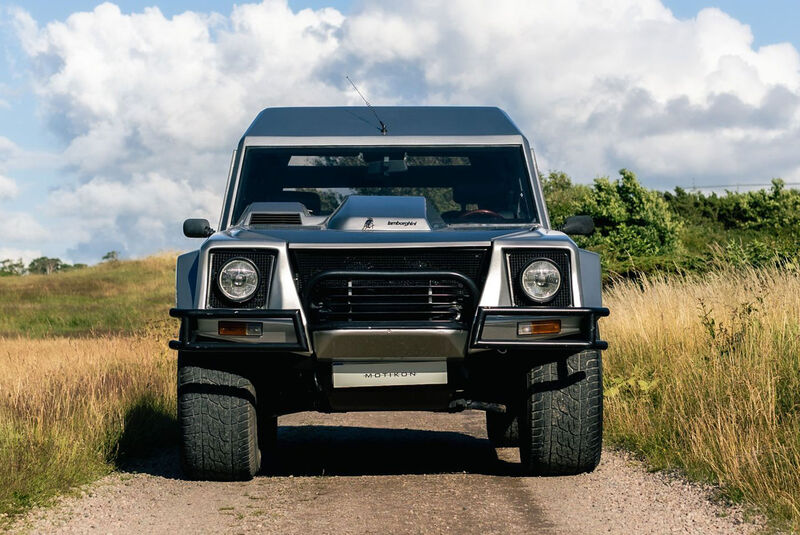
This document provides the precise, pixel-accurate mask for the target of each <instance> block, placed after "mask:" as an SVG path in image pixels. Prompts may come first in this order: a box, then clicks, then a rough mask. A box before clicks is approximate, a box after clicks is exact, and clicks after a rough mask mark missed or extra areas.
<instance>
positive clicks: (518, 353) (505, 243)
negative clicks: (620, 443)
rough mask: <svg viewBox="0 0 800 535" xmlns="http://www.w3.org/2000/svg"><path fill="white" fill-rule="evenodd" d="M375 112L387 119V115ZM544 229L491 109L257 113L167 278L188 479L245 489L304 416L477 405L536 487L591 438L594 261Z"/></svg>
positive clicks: (591, 464)
mask: <svg viewBox="0 0 800 535" xmlns="http://www.w3.org/2000/svg"><path fill="white" fill-rule="evenodd" d="M378 118H379V119H378ZM592 228H593V224H592V221H591V219H589V218H587V217H585V216H574V217H572V218H569V219H568V220H567V222H566V224H565V225H564V227H563V228H562V229H560V230H554V229H551V228H550V222H549V219H548V214H547V208H546V206H545V202H544V198H543V195H542V188H541V184H540V182H539V178H538V176H537V173H536V166H535V162H534V159H533V153H532V152H531V150H530V147H529V145H528V142H527V140H526V139H525V137H524V136H523V135H522V133H521V132H520V131H519V130H518V129H517V127H516V126H515V125H514V123H513V122H512V121H511V120H510V119H509V118H508V116H507V115H506V114H505V113H504V112H503V111H501V110H499V109H497V108H489V107H381V108H366V107H363V108H362V107H318V108H270V109H266V110H264V111H262V112H261V113H260V114H259V115H258V117H256V119H255V121H253V123H252V125H251V126H250V128H249V129H248V130H247V132H245V134H244V136H243V137H242V139H241V141H240V142H239V145H238V148H237V149H236V151H235V152H234V156H233V161H232V164H231V170H230V175H229V177H228V186H227V189H226V191H225V195H224V199H223V209H222V216H221V219H220V224H219V230H216V231H215V230H213V229H212V228H211V227H210V224H209V222H208V221H206V220H204V219H189V220H187V221H186V222H185V223H184V227H183V229H184V234H185V235H186V236H189V237H196V238H204V239H205V241H204V242H203V243H202V245H201V246H200V248H199V250H197V251H193V252H190V253H187V254H183V255H181V256H180V257H179V258H178V264H177V305H176V308H174V309H172V310H171V311H170V314H171V315H172V316H173V317H176V318H180V320H181V327H180V336H179V339H178V340H175V341H172V342H171V343H170V347H171V348H173V349H176V350H178V367H179V372H178V399H179V402H178V416H179V421H180V429H181V435H182V448H181V450H182V460H183V465H184V470H185V471H186V473H187V475H188V476H190V477H194V478H199V479H222V480H230V479H249V478H251V477H253V475H254V474H256V473H257V471H258V470H259V468H260V466H261V464H262V462H265V461H266V460H268V458H269V456H270V455H273V454H274V451H275V442H276V432H277V417H278V416H280V415H284V414H289V413H293V412H299V411H309V410H313V411H321V412H341V411H364V410H427V411H451V412H457V411H462V410H465V409H477V410H484V411H486V426H487V432H488V436H489V438H490V439H491V440H492V441H493V442H494V443H495V444H496V445H498V446H514V447H519V448H520V454H521V460H522V466H523V469H524V470H525V471H526V472H528V473H531V474H576V473H580V472H586V471H591V470H593V469H594V468H595V466H597V463H598V462H599V459H600V451H601V440H602V379H601V354H600V352H601V350H603V349H605V348H606V347H607V344H606V343H605V342H603V341H602V340H600V338H599V334H598V330H597V321H598V319H599V318H601V317H603V316H606V315H608V309H606V308H603V307H602V303H601V274H600V261H599V258H598V256H597V255H596V254H594V253H591V252H588V251H584V250H581V249H579V248H578V247H577V246H576V245H575V243H574V242H573V241H572V240H571V239H570V238H569V237H568V235H567V234H587V233H590V232H591V231H592Z"/></svg>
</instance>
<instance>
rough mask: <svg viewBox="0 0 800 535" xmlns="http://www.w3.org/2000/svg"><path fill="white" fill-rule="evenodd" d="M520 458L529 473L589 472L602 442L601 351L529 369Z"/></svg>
mask: <svg viewBox="0 0 800 535" xmlns="http://www.w3.org/2000/svg"><path fill="white" fill-rule="evenodd" d="M525 384H526V386H527V391H526V395H525V397H524V402H523V404H522V407H521V413H520V419H519V424H520V429H519V431H520V437H519V438H520V459H521V461H522V467H523V470H524V471H525V472H526V473H528V474H531V475H553V476H556V475H573V474H580V473H583V472H591V471H592V470H594V469H595V468H596V467H597V465H598V463H599V462H600V453H601V451H602V446H603V379H602V358H601V354H600V352H599V351H582V352H580V353H576V354H574V355H570V356H569V357H566V358H562V359H559V360H557V361H555V362H548V363H546V364H543V365H540V366H536V367H535V368H533V369H532V370H530V371H528V372H526V377H525Z"/></svg>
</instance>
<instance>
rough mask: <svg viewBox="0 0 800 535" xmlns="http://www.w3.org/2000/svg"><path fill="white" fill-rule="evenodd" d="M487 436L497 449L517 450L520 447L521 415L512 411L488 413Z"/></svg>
mask: <svg viewBox="0 0 800 535" xmlns="http://www.w3.org/2000/svg"><path fill="white" fill-rule="evenodd" d="M486 434H487V435H488V437H489V440H490V441H491V442H492V445H494V447H495V448H516V447H517V446H519V415H518V414H515V413H514V412H510V411H509V412H492V411H486Z"/></svg>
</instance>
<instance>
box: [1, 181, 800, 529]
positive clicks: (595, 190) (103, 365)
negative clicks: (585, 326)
mask: <svg viewBox="0 0 800 535" xmlns="http://www.w3.org/2000/svg"><path fill="white" fill-rule="evenodd" d="M545 191H546V194H547V196H548V202H549V205H550V209H551V215H552V218H553V220H554V223H555V224H556V225H558V224H559V223H560V222H562V221H563V220H564V218H566V217H567V216H569V215H573V214H581V213H583V214H588V215H591V216H593V218H594V219H595V222H596V224H597V232H596V234H595V235H593V236H591V237H588V238H580V241H581V245H582V246H585V247H588V248H590V249H593V250H596V251H598V252H600V253H601V254H602V255H603V267H604V271H605V276H606V292H605V299H606V304H607V305H608V306H609V307H610V308H611V310H612V315H611V317H609V318H607V319H605V320H603V323H602V330H603V336H604V338H606V339H607V340H608V341H609V343H610V349H609V350H608V352H607V353H606V358H605V359H604V363H605V371H606V373H605V388H606V401H605V403H606V438H607V439H608V441H609V443H612V444H617V445H621V446H623V447H625V448H628V449H630V450H632V451H634V452H636V453H638V454H640V455H642V456H643V457H644V458H645V459H646V460H647V461H648V462H649V463H650V465H651V466H653V467H654V468H655V469H677V470H680V471H682V472H683V473H685V474H687V475H688V476H689V477H691V478H694V479H696V480H700V481H704V482H709V483H713V484H717V485H719V486H720V488H721V489H722V491H723V492H724V494H725V496H726V497H728V498H729V499H731V500H734V501H737V502H742V503H745V504H752V505H755V506H757V507H758V508H760V509H761V510H763V511H766V512H767V513H768V514H769V515H770V516H771V518H773V519H775V520H776V522H778V523H781V522H785V523H788V524H789V525H790V526H791V527H792V528H793V529H794V530H796V531H800V254H799V252H798V245H799V244H798V237H800V192H798V191H797V190H787V189H785V188H784V187H783V185H782V183H781V182H780V181H777V180H776V181H775V182H774V183H773V186H772V187H771V188H770V189H767V190H761V191H757V192H750V193H741V194H739V193H730V194H725V195H719V196H717V195H703V194H700V193H689V192H685V191H682V190H676V191H675V192H671V193H662V192H656V191H652V190H648V189H646V188H644V187H642V186H641V184H640V183H639V182H638V180H637V179H636V176H635V175H634V174H633V173H631V172H629V171H626V170H623V171H621V172H620V177H619V178H617V179H610V178H600V179H597V180H596V181H595V182H594V183H593V184H592V185H589V186H585V185H575V184H573V183H572V181H571V180H570V179H569V177H567V176H566V175H564V174H563V173H550V174H549V175H548V177H547V180H546V181H545ZM42 273H46V271H45V272H42ZM12 275H14V276H6V277H0V515H2V514H13V513H16V512H18V511H22V510H24V509H26V508H27V507H29V506H30V505H31V504H34V503H41V502H42V501H46V500H47V499H48V498H49V497H52V496H53V495H55V494H57V493H60V492H64V491H66V490H67V489H69V488H71V487H73V486H75V485H78V484H81V483H83V482H87V481H90V480H92V479H95V478H96V477H98V476H100V475H102V474H104V473H107V472H108V471H110V470H112V469H113V468H114V467H115V466H118V465H119V463H120V461H121V459H123V458H124V457H125V456H126V455H133V454H139V453H142V452H144V451H146V450H147V449H148V448H151V447H154V446H158V445H160V444H165V443H168V442H170V441H173V440H174V439H175V430H174V415H175V392H174V390H175V389H174V378H175V358H174V354H172V353H171V352H170V351H169V350H167V349H166V342H167V340H168V339H169V338H170V337H171V336H172V335H173V331H174V330H175V329H176V325H175V324H174V323H172V322H170V321H169V320H166V319H165V318H166V312H167V309H168V308H169V306H170V304H171V303H172V300H173V277H174V255H162V256H157V257H152V258H147V259H144V260H137V261H118V260H116V259H115V258H107V259H106V261H105V262H103V263H101V264H99V265H97V266H93V267H88V268H85V269H66V270H64V269H61V270H56V271H53V272H51V273H50V274H49V275H48V274H21V273H15V274H12Z"/></svg>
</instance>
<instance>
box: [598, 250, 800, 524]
mask: <svg viewBox="0 0 800 535" xmlns="http://www.w3.org/2000/svg"><path fill="white" fill-rule="evenodd" d="M605 298H606V305H607V306H608V307H609V308H610V309H611V310H612V315H611V317H609V318H608V319H607V320H605V321H604V322H603V324H602V329H603V335H604V337H605V338H606V339H607V340H608V341H609V350H608V351H607V352H606V354H605V356H604V366H605V377H604V381H605V422H606V439H607V441H609V442H611V443H615V444H617V445H621V446H623V447H625V448H627V449H629V450H632V451H634V452H636V453H638V454H641V455H642V456H643V457H644V458H645V459H646V460H647V461H648V463H649V464H650V465H651V466H652V467H654V468H655V469H678V470H680V471H682V472H683V473H685V474H687V475H688V476H689V477H690V478H692V479H695V480H700V481H703V482H708V483H713V484H718V485H719V486H720V487H721V489H722V492H723V493H724V495H725V497H727V498H729V499H731V500H733V501H735V502H743V503H745V504H753V505H756V506H757V507H758V508H759V509H761V510H763V511H764V512H766V513H767V514H768V516H770V517H771V518H772V519H774V520H776V521H777V522H778V523H779V524H781V523H783V522H787V523H789V524H790V525H791V526H792V528H793V529H794V530H795V531H800V271H799V270H798V268H797V267H795V266H784V267H783V268H778V267H769V268H736V267H730V268H727V269H723V270H720V271H716V272H709V273H704V274H699V275H697V274H688V275H654V276H642V277H641V278H639V279H638V280H636V281H631V280H627V281H616V282H615V283H614V284H613V285H611V286H610V288H608V289H607V290H606V294H605Z"/></svg>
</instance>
